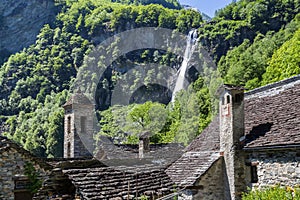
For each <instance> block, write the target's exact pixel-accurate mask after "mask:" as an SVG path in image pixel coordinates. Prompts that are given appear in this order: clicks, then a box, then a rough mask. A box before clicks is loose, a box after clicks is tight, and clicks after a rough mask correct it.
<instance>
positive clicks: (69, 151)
mask: <svg viewBox="0 0 300 200" xmlns="http://www.w3.org/2000/svg"><path fill="white" fill-rule="evenodd" d="M70 157H71V143H70V142H68V145H67V158H70Z"/></svg>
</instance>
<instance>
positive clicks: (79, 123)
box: [63, 91, 94, 158]
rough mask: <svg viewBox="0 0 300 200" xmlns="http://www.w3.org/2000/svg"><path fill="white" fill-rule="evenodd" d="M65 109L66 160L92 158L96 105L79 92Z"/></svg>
mask: <svg viewBox="0 0 300 200" xmlns="http://www.w3.org/2000/svg"><path fill="white" fill-rule="evenodd" d="M63 108H64V109H65V116H64V148H63V149H64V158H78V157H90V156H91V155H92V154H91V153H90V152H93V121H94V105H93V104H92V103H91V102H90V100H89V99H88V98H87V97H86V96H85V95H84V94H83V93H81V91H77V92H76V93H75V94H73V95H72V96H71V97H70V99H69V100H68V101H67V102H66V103H65V104H64V105H63Z"/></svg>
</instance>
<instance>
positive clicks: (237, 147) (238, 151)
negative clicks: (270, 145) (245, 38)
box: [219, 85, 246, 200]
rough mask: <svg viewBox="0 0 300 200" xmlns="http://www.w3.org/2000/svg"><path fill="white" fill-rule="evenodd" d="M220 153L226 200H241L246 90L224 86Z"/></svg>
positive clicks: (243, 183) (243, 187)
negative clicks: (222, 157) (242, 141)
mask: <svg viewBox="0 0 300 200" xmlns="http://www.w3.org/2000/svg"><path fill="white" fill-rule="evenodd" d="M219 109H220V152H221V154H223V156H224V166H225V168H224V180H225V183H224V189H225V199H231V200H239V199H241V191H245V190H246V183H245V158H244V155H243V151H242V148H243V146H242V143H241V139H243V136H244V132H245V127H244V88H243V87H237V86H232V85H224V86H223V89H222V92H221V95H220V107H219Z"/></svg>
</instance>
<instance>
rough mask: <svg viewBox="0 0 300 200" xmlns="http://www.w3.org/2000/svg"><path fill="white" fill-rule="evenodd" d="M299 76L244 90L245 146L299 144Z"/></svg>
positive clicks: (264, 146) (265, 146) (270, 146)
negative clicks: (248, 90)
mask: <svg viewBox="0 0 300 200" xmlns="http://www.w3.org/2000/svg"><path fill="white" fill-rule="evenodd" d="M299 108H300V76H295V77H293V78H290V79H286V80H284V81H281V82H277V83H274V84H270V85H267V86H265V87H262V88H258V89H255V90H253V91H250V92H248V93H246V97H245V133H246V145H245V148H262V147H263V148H272V147H278V146H281V147H284V146H289V145H300V109H299Z"/></svg>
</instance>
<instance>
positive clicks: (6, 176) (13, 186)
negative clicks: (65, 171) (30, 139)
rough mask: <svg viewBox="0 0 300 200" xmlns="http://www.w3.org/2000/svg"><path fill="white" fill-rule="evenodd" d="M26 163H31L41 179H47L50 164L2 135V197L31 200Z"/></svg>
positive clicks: (0, 139) (0, 154)
mask: <svg viewBox="0 0 300 200" xmlns="http://www.w3.org/2000/svg"><path fill="white" fill-rule="evenodd" d="M26 163H31V164H32V166H33V167H34V169H35V171H36V173H37V174H38V175H39V178H40V179H45V178H46V177H47V176H48V175H49V173H50V170H51V167H50V165H49V164H47V163H46V162H44V161H43V160H41V159H39V158H36V157H34V156H33V155H31V154H30V153H29V152H28V151H26V150H24V149H23V148H22V147H20V146H19V145H18V144H16V143H14V142H12V141H11V140H9V139H7V138H6V137H3V136H0V199H5V200H30V199H32V194H31V192H30V190H29V189H28V186H29V185H30V181H32V180H29V178H28V177H27V175H26V173H25V165H26Z"/></svg>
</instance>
